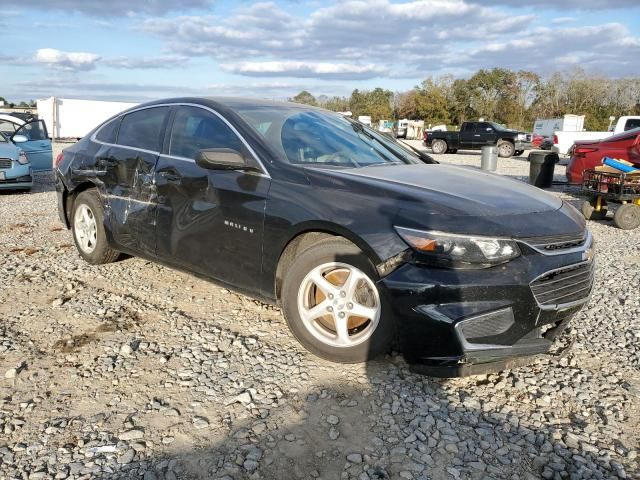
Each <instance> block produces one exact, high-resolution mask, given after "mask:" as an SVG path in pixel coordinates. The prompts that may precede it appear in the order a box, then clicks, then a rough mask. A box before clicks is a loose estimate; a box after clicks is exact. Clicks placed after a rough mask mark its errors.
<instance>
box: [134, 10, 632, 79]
mask: <svg viewBox="0 0 640 480" xmlns="http://www.w3.org/2000/svg"><path fill="white" fill-rule="evenodd" d="M510 1H511V0H505V2H507V3H508V2H510ZM514 1H515V0H514ZM533 1H534V3H535V1H536V0H533ZM585 1H586V4H590V0H585ZM613 1H614V2H618V3H621V2H622V3H624V2H625V0H613ZM635 1H636V2H637V1H638V0H635ZM491 3H492V2H490V1H484V0H411V1H405V2H404V3H392V2H391V0H344V1H342V2H339V3H335V4H328V5H327V4H320V5H321V6H320V7H316V9H315V10H312V11H311V12H309V13H307V14H305V15H300V14H294V13H291V11H290V10H287V9H285V8H284V7H282V6H280V5H277V4H275V3H270V2H268V3H256V4H253V5H249V6H241V7H239V8H237V9H236V10H235V11H232V12H231V13H230V14H228V15H226V16H181V17H174V18H151V19H147V20H146V21H144V22H143V23H142V24H141V26H140V29H141V30H142V31H144V32H147V33H151V34H153V35H155V36H157V37H158V38H159V39H161V41H164V42H166V45H165V48H166V49H167V50H168V51H170V52H173V53H174V54H177V55H183V56H187V57H191V56H207V57H210V58H213V59H214V60H216V61H218V62H220V63H221V67H222V68H223V70H225V71H227V72H231V73H235V74H239V75H245V76H253V77H255V76H263V77H269V76H270V77H285V76H286V77H298V78H311V77H314V78H321V79H326V80H330V79H340V80H348V79H351V80H361V79H368V78H374V77H380V76H382V77H386V78H414V79H419V78H424V77H425V76H426V75H429V74H441V73H447V72H454V73H456V74H462V75H464V74H466V73H470V72H472V71H474V70H476V69H478V68H492V67H496V66H497V67H507V68H522V69H527V70H535V71H539V72H545V71H548V70H549V69H551V68H553V67H558V68H560V67H562V66H563V65H566V63H567V60H568V59H570V58H577V59H580V60H581V61H582V60H584V61H585V62H587V63H586V65H585V66H589V67H592V68H594V69H596V70H598V69H602V68H607V67H609V66H611V65H614V64H615V65H616V66H618V67H619V66H622V70H616V71H615V72H612V74H613V75H616V74H620V75H623V74H629V73H632V74H633V73H638V69H639V68H640V66H638V65H637V64H634V63H633V62H632V61H631V60H629V59H631V58H638V57H637V49H636V44H637V43H638V42H640V39H639V37H638V36H637V35H634V34H632V33H631V32H629V30H628V29H627V28H626V27H624V26H623V25H621V24H607V25H595V26H582V27H580V28H575V29H568V28H567V26H565V25H564V23H565V22H568V21H569V20H570V17H560V18H557V19H556V21H555V23H554V26H553V27H544V28H541V27H539V25H549V22H546V21H545V22H541V21H540V20H541V19H539V18H538V17H537V15H535V14H529V13H526V14H517V13H514V12H513V11H512V10H506V9H504V8H501V7H496V6H493V4H492V5H489V4H491ZM494 3H500V2H494ZM551 21H553V20H551ZM585 32H587V34H585ZM584 52H587V53H586V54H585V53H584ZM557 57H562V59H563V61H556V60H554V59H555V58H557ZM239 59H241V60H242V61H239Z"/></svg>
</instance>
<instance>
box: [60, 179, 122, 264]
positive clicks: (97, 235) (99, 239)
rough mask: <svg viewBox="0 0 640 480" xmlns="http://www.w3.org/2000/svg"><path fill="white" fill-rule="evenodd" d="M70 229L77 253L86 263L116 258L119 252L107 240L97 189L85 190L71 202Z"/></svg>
mask: <svg viewBox="0 0 640 480" xmlns="http://www.w3.org/2000/svg"><path fill="white" fill-rule="evenodd" d="M71 229H72V231H73V241H74V242H75V244H76V248H77V249H78V253H79V254H80V256H81V257H82V258H84V259H85V260H86V261H87V262H88V263H91V264H92V265H101V264H104V263H111V262H114V261H115V260H117V259H118V256H119V255H120V253H119V252H118V251H116V250H114V249H113V248H111V247H110V246H109V243H108V242H107V236H106V234H105V231H104V214H103V210H102V200H101V199H100V195H99V194H98V191H97V190H95V189H93V188H92V189H90V190H85V191H84V192H81V193H80V194H79V195H78V196H77V197H76V199H75V201H74V202H73V212H72V215H71Z"/></svg>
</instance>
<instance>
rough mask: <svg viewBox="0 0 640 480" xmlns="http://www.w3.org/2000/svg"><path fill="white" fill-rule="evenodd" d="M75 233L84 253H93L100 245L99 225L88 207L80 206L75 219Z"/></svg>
mask: <svg viewBox="0 0 640 480" xmlns="http://www.w3.org/2000/svg"><path fill="white" fill-rule="evenodd" d="M73 231H74V233H75V234H76V239H77V240H78V246H79V247H80V249H81V250H82V251H83V252H84V253H87V254H89V253H91V252H93V251H94V250H95V248H96V245H97V243H98V224H97V223H96V217H95V215H94V214H93V212H92V211H91V209H90V208H89V206H88V205H86V204H82V205H80V206H79V207H78V208H77V209H76V212H75V215H74V217H73Z"/></svg>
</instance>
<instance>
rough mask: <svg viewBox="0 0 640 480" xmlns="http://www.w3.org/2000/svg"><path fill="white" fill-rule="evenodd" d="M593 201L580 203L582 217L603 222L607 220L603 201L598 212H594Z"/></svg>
mask: <svg viewBox="0 0 640 480" xmlns="http://www.w3.org/2000/svg"><path fill="white" fill-rule="evenodd" d="M594 204H595V200H591V201H589V200H585V201H584V202H582V215H584V218H586V219H587V220H604V219H605V218H607V209H608V206H607V204H606V203H605V202H604V201H603V202H602V204H601V205H600V211H596V207H595V205H594Z"/></svg>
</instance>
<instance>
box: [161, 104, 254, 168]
mask: <svg viewBox="0 0 640 480" xmlns="http://www.w3.org/2000/svg"><path fill="white" fill-rule="evenodd" d="M206 148H229V149H231V150H236V151H238V152H241V153H242V152H243V151H244V147H243V145H242V141H241V140H240V139H239V138H238V136H237V135H236V134H235V133H234V132H233V131H232V130H231V129H230V128H229V127H228V125H227V124H226V123H224V122H223V121H222V120H221V119H220V118H219V117H217V116H216V115H214V114H212V113H211V112H208V111H206V110H204V109H202V108H198V107H181V108H179V109H178V111H177V112H176V116H175V119H174V121H173V128H172V130H171V143H170V146H169V155H175V156H178V157H186V158H191V159H195V158H196V154H197V153H198V151H199V150H204V149H206Z"/></svg>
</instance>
